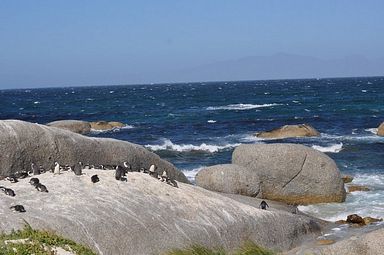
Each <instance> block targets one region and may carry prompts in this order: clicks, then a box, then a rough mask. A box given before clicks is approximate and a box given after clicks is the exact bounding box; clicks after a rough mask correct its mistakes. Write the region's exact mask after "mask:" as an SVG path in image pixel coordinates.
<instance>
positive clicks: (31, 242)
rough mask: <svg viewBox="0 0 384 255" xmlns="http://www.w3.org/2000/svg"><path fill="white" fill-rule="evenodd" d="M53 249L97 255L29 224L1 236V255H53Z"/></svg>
mask: <svg viewBox="0 0 384 255" xmlns="http://www.w3.org/2000/svg"><path fill="white" fill-rule="evenodd" d="M20 239H27V241H26V242H24V243H21V242H17V243H9V242H8V243H6V241H8V240H20ZM53 247H61V248H63V249H64V250H67V251H72V252H73V253H75V254H78V255H96V253H94V252H93V251H92V250H91V249H90V248H88V247H86V246H84V245H80V244H77V243H75V242H74V241H71V240H69V239H66V238H63V237H61V236H58V235H57V234H55V233H53V232H50V231H44V230H35V229H33V228H32V227H31V226H30V225H29V224H28V223H26V224H25V226H24V228H23V229H21V230H13V231H12V232H11V233H10V234H4V233H3V234H0V255H11V254H17V255H30V254H35V255H51V254H53V252H52V248H53Z"/></svg>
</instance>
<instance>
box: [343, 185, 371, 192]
mask: <svg viewBox="0 0 384 255" xmlns="http://www.w3.org/2000/svg"><path fill="white" fill-rule="evenodd" d="M347 187H348V192H355V191H370V189H369V188H368V187H367V186H364V185H349V186H347Z"/></svg>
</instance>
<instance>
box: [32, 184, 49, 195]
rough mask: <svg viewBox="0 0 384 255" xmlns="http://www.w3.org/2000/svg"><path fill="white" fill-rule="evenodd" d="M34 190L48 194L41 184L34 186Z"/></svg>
mask: <svg viewBox="0 0 384 255" xmlns="http://www.w3.org/2000/svg"><path fill="white" fill-rule="evenodd" d="M35 188H36V189H37V190H38V191H40V192H47V193H48V189H47V187H45V185H43V184H41V183H38V184H36V185H35Z"/></svg>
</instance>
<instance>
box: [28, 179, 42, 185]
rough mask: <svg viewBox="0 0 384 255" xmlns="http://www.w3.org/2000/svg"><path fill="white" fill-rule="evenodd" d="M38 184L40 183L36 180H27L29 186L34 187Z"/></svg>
mask: <svg viewBox="0 0 384 255" xmlns="http://www.w3.org/2000/svg"><path fill="white" fill-rule="evenodd" d="M38 183H40V180H39V179H38V178H35V177H34V178H31V179H30V180H29V184H31V185H32V186H36V185H37V184H38Z"/></svg>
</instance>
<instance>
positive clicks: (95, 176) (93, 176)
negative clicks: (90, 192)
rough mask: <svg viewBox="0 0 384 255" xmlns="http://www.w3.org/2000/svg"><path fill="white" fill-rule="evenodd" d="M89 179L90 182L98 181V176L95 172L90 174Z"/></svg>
mask: <svg viewBox="0 0 384 255" xmlns="http://www.w3.org/2000/svg"><path fill="white" fill-rule="evenodd" d="M91 181H92V183H96V182H99V181H100V179H99V176H97V174H95V175H92V176H91Z"/></svg>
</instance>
